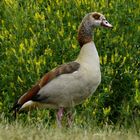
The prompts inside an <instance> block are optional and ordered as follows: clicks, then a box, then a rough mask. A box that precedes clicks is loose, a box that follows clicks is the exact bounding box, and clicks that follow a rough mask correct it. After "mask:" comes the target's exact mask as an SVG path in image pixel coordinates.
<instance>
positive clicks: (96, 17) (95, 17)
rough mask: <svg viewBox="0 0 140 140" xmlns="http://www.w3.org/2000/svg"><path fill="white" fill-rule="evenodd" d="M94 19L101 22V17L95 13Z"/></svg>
mask: <svg viewBox="0 0 140 140" xmlns="http://www.w3.org/2000/svg"><path fill="white" fill-rule="evenodd" d="M92 17H93V18H94V19H96V20H99V18H100V15H99V14H98V13H94V14H93V15H92Z"/></svg>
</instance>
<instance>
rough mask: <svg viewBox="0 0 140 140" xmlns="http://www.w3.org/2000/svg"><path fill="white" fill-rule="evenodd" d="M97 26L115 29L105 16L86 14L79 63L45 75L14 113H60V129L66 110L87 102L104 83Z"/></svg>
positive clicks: (57, 115)
mask: <svg viewBox="0 0 140 140" xmlns="http://www.w3.org/2000/svg"><path fill="white" fill-rule="evenodd" d="M98 26H103V27H108V28H112V25H111V24H109V22H108V21H107V20H106V19H105V17H104V16H103V15H102V14H100V13H97V12H92V13H89V14H87V15H86V16H85V17H84V18H83V20H82V22H81V24H80V26H79V30H78V42H79V45H80V48H81V50H80V54H79V56H78V57H77V59H76V60H75V61H73V62H70V63H67V64H63V65H60V66H58V67H57V68H55V69H53V70H52V71H50V72H48V73H46V74H45V75H44V76H43V77H42V78H41V79H40V80H39V81H38V82H37V83H36V84H35V85H34V86H33V87H32V88H31V89H30V90H28V91H27V92H26V93H25V94H23V95H22V96H21V97H20V98H19V99H18V101H17V102H16V103H15V104H14V106H13V108H12V110H14V111H15V112H19V111H21V110H24V109H27V110H31V109H34V108H53V109H58V112H57V114H56V118H57V122H58V125H59V126H61V120H62V116H63V112H64V108H70V107H74V106H75V105H78V104H80V103H82V102H83V101H85V100H86V99H87V98H88V97H89V96H90V95H92V93H94V92H95V90H96V89H97V87H98V85H99V84H100V82H101V72H100V64H99V56H98V52H97V50H96V47H95V44H94V42H93V41H92V31H93V29H94V28H95V27H98Z"/></svg>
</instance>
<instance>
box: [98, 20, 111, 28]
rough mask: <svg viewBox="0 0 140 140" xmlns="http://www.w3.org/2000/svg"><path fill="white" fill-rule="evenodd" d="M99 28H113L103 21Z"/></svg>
mask: <svg viewBox="0 0 140 140" xmlns="http://www.w3.org/2000/svg"><path fill="white" fill-rule="evenodd" d="M101 26H103V27H107V28H112V27H113V26H112V25H111V24H110V23H109V22H108V21H107V20H103V21H102V23H101Z"/></svg>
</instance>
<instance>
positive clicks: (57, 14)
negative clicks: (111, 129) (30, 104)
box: [0, 0, 140, 126]
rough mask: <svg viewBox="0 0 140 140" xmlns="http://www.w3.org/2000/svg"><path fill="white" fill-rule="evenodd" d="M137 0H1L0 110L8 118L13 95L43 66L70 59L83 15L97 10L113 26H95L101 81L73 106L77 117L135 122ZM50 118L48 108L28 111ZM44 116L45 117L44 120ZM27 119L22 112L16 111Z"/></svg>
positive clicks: (139, 51) (139, 94) (139, 106)
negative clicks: (105, 27)
mask: <svg viewBox="0 0 140 140" xmlns="http://www.w3.org/2000/svg"><path fill="white" fill-rule="evenodd" d="M139 9H140V3H139V1H137V0H131V1H130V0H128V1H126V0H122V1H120V0H116V1H106V0H101V1H98V0H95V1H92V0H91V1H89V0H81V1H78V0H71V1H68V0H60V1H58V0H55V1H50V0H46V1H43V0H30V1H28V0H24V1H22V0H1V1H0V112H1V113H3V112H4V114H5V115H6V116H7V117H8V118H9V119H10V114H9V108H10V107H11V106H12V104H13V101H14V100H15V99H17V98H18V97H19V96H20V95H21V94H23V93H24V92H25V91H26V90H28V89H29V88H30V87H31V85H33V84H34V83H35V81H37V80H38V79H39V78H40V77H41V76H42V75H43V74H44V73H45V72H46V71H49V70H51V69H52V68H54V67H56V66H57V65H59V64H61V63H65V62H68V61H71V60H74V59H75V58H76V56H77V54H78V52H79V46H78V43H77V40H76V36H77V28H78V25H79V23H80V22H81V20H82V18H83V16H84V15H85V14H86V13H88V12H91V11H100V12H102V13H103V14H104V15H105V16H106V17H107V19H109V20H110V23H112V24H113V26H114V28H113V29H112V30H111V31H109V30H105V29H97V30H96V31H95V36H94V41H95V43H96V46H97V49H98V52H99V55H100V63H101V70H102V83H101V85H100V87H99V88H98V90H97V91H96V93H95V94H94V95H93V96H92V97H91V98H90V99H88V100H86V101H85V103H84V104H82V105H80V106H77V108H76V114H77V115H76V119H75V122H76V123H78V124H79V123H80V124H83V125H84V124H85V123H87V121H88V122H91V123H92V124H93V123H96V124H98V125H103V124H105V123H113V124H117V123H119V124H122V125H127V126H129V125H131V124H133V125H136V124H139V123H140V122H139V120H138V118H139V117H140V83H139V81H140V36H139V32H140V25H139V21H140V17H139V12H140V11H139ZM30 115H31V116H32V121H46V122H48V123H49V122H50V121H53V119H54V114H53V111H49V110H47V111H46V110H43V111H38V112H33V113H31V114H30ZM44 118H46V119H45V120H44ZM21 119H22V120H24V121H27V120H28V119H29V118H28V117H27V115H25V116H24V114H23V115H21Z"/></svg>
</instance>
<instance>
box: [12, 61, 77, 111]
mask: <svg viewBox="0 0 140 140" xmlns="http://www.w3.org/2000/svg"><path fill="white" fill-rule="evenodd" d="M79 67H80V64H79V63H77V62H70V63H68V64H63V65H60V66H59V67H57V68H55V69H54V70H52V71H50V72H48V73H46V74H45V75H44V76H43V77H42V78H41V80H40V81H39V82H38V83H37V84H36V85H34V86H33V87H32V88H31V89H30V90H28V91H27V92H26V93H25V94H23V95H22V96H21V97H20V98H19V100H18V101H17V103H16V104H15V105H14V107H13V108H12V109H13V110H17V108H18V110H19V109H20V107H21V106H22V105H23V104H24V103H25V102H27V101H29V100H32V98H33V97H34V96H35V95H36V94H37V93H38V92H39V90H40V89H41V88H42V87H43V86H45V85H46V84H47V83H48V82H50V81H51V80H52V79H54V78H56V77H57V76H59V75H61V74H68V73H73V72H74V71H77V70H78V69H79Z"/></svg>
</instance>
